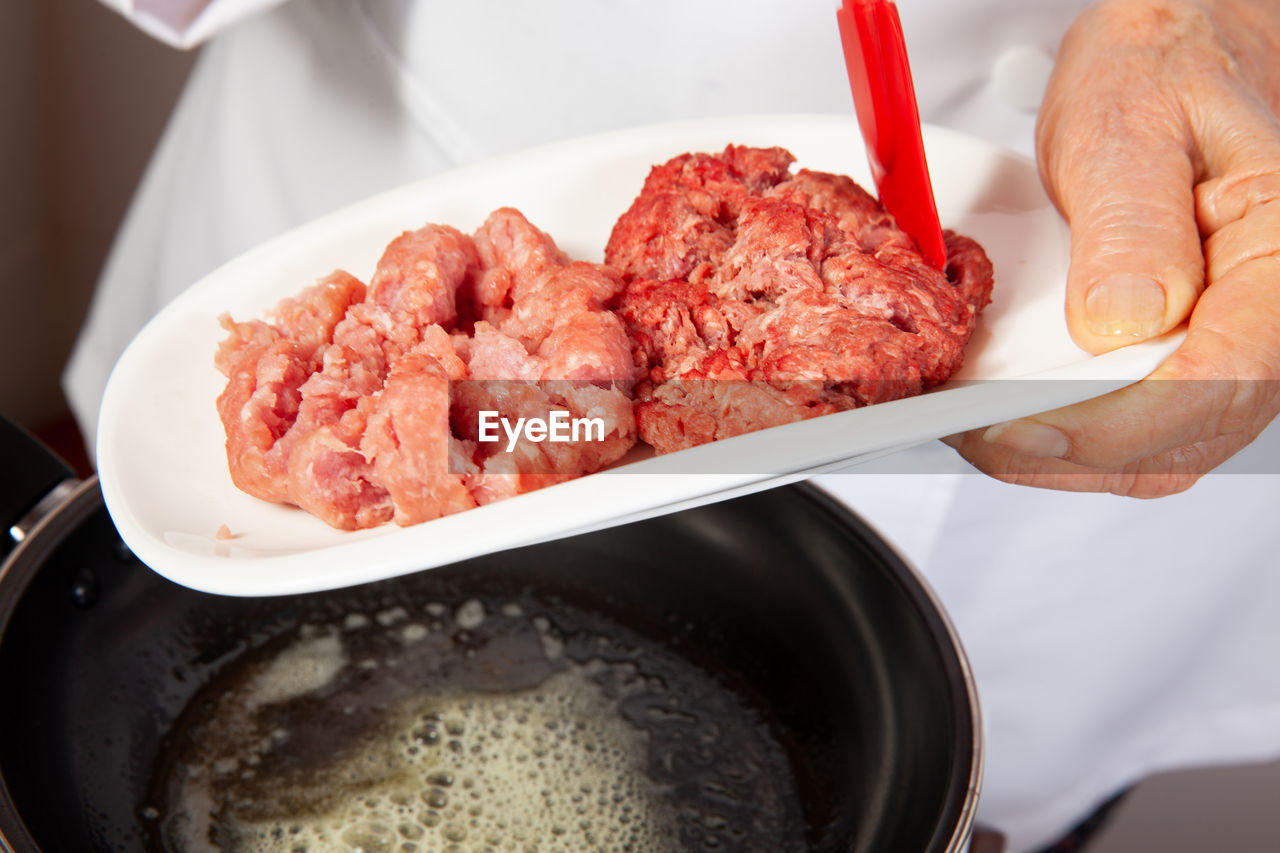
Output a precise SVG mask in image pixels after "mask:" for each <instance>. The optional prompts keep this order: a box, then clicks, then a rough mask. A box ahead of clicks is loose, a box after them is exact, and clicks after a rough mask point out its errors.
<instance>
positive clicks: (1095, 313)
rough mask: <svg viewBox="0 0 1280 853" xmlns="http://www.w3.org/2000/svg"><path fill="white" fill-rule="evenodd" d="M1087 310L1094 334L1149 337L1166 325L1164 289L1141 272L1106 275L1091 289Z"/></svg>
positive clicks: (1085, 304) (1086, 297)
mask: <svg viewBox="0 0 1280 853" xmlns="http://www.w3.org/2000/svg"><path fill="white" fill-rule="evenodd" d="M1084 312H1085V322H1086V323H1087V324H1088V325H1089V331H1091V332H1093V333H1094V334H1095V335H1129V336H1131V337H1135V338H1149V337H1151V336H1152V335H1154V334H1156V333H1157V332H1159V331H1160V330H1161V328H1162V327H1163V326H1164V288H1163V287H1161V286H1160V283H1159V282H1157V281H1154V280H1152V279H1150V278H1147V277H1146V276H1141V275H1116V276H1112V277H1111V278H1104V279H1103V280H1102V281H1100V282H1098V283H1097V284H1095V285H1094V286H1093V287H1091V288H1089V292H1088V294H1086V295H1085V298H1084Z"/></svg>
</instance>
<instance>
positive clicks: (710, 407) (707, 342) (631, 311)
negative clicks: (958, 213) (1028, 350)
mask: <svg viewBox="0 0 1280 853" xmlns="http://www.w3.org/2000/svg"><path fill="white" fill-rule="evenodd" d="M793 161H794V158H793V157H792V156H791V154H790V153H789V152H788V151H786V150H785V149H782V148H746V147H740V146H734V145H730V146H729V147H728V148H726V149H725V150H724V152H723V153H721V154H719V155H711V154H684V155H681V156H679V157H676V158H674V159H672V160H670V161H668V162H666V163H664V164H662V165H659V166H656V167H654V168H653V170H652V171H651V172H650V174H649V176H648V178H647V179H646V181H645V184H644V187H643V189H642V190H641V192H640V195H639V196H638V197H637V198H636V200H635V202H634V203H633V204H632V206H631V207H630V209H628V210H627V211H626V212H625V213H624V214H623V215H622V217H621V218H620V219H619V220H618V222H617V224H616V225H615V226H614V229H613V233H612V235H611V236H610V239H609V243H608V246H607V247H606V250H605V262H606V263H607V264H610V265H612V266H615V267H617V268H618V269H619V270H621V271H622V274H623V276H624V278H625V279H626V280H627V284H626V288H625V290H624V291H623V292H622V294H621V295H620V296H619V297H617V298H616V300H615V307H616V308H617V310H618V313H619V315H620V316H621V317H622V318H623V320H624V321H625V322H626V325H627V332H628V335H629V336H630V338H631V341H632V345H633V347H634V355H635V360H636V363H637V364H639V365H641V366H642V367H643V369H644V370H645V371H646V374H645V378H644V380H643V381H642V382H641V383H640V385H639V386H638V387H637V396H636V401H637V402H636V419H637V423H638V425H639V430H640V437H641V438H642V439H643V440H644V441H646V442H647V443H649V444H651V445H653V446H654V447H655V448H656V449H657V450H658V451H659V452H669V451H673V450H679V449H681V448H684V447H690V446H693V445H697V444H702V443H704V442H707V441H713V440H715V439H721V438H726V437H729V436H733V435H739V434H741V433H745V432H750V431H752V430H755V429H761V428H764V427H768V426H775V425H778V424H783V423H789V422H793V421H797V420H801V419H804V418H809V417H814V416H816V415H821V414H827V413H830V412H835V411H841V410H845V409H849V408H853V407H855V406H862V405H867V404H870V403H877V402H882V401H886V400H893V399H897V398H899V397H905V396H909V395H912V394H918V393H920V392H921V391H923V390H925V389H927V388H930V387H932V386H935V385H937V384H939V383H941V382H943V381H945V380H946V379H947V378H948V377H949V376H950V375H951V374H952V373H953V372H955V371H956V370H957V369H958V368H959V367H960V365H961V363H962V362H963V358H964V345H965V343H966V342H967V341H968V339H969V337H970V335H971V334H972V333H973V329H974V323H975V321H976V318H977V315H978V314H979V313H980V312H981V311H982V309H983V308H984V307H985V306H986V305H987V303H988V302H989V301H990V298H991V285H992V268H991V263H990V261H989V260H988V259H987V257H986V254H985V253H984V252H983V250H982V248H981V246H979V245H978V244H977V243H975V242H974V241H973V240H970V239H969V238H967V237H963V236H960V235H958V234H955V233H954V232H947V233H946V245H947V253H948V256H947V266H946V270H945V271H943V272H939V271H937V270H935V269H933V268H932V267H930V266H929V265H928V264H927V263H926V262H925V261H924V259H923V258H922V257H921V255H920V253H919V252H918V251H917V249H916V247H915V244H914V242H913V241H912V240H911V238H910V237H908V236H907V235H906V234H905V233H904V232H903V231H901V230H900V229H899V228H898V227H897V225H896V224H895V223H894V220H893V218H892V217H891V216H890V215H889V214H888V213H886V212H885V211H884V209H883V208H881V207H880V205H879V203H878V202H877V201H876V200H875V199H874V198H872V197H871V196H870V195H868V194H867V193H866V192H865V191H864V190H862V188H860V187H859V186H857V184H855V183H854V182H853V181H852V180H851V179H849V178H847V177H844V176H841V175H832V174H826V173H822V172H812V171H808V170H801V171H799V172H797V173H794V174H793V173H792V172H791V171H790V168H791V164H792V163H793Z"/></svg>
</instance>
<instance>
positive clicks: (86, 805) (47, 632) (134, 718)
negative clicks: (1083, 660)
mask: <svg viewBox="0 0 1280 853" xmlns="http://www.w3.org/2000/svg"><path fill="white" fill-rule="evenodd" d="M57 521H58V523H59V525H60V526H61V527H62V530H61V531H59V532H58V534H57V535H56V536H53V535H51V536H48V537H46V538H45V539H44V540H43V541H42V546H41V547H39V548H33V547H28V548H27V549H25V550H24V551H22V552H19V554H18V555H17V556H19V557H20V558H21V559H19V560H17V561H15V562H13V563H12V564H11V565H10V569H9V572H8V574H7V576H6V577H5V578H4V580H3V582H2V583H0V593H2V598H0V604H2V606H0V631H2V632H3V633H2V635H0V689H3V693H4V697H5V698H4V701H3V702H0V773H2V774H3V777H2V781H3V790H0V832H2V833H3V835H4V836H5V837H6V838H7V839H8V841H9V843H10V844H11V845H12V846H13V847H15V848H16V849H19V850H22V849H26V848H27V847H29V846H32V845H38V847H39V849H43V850H47V851H60V850H90V849H114V850H129V849H138V848H140V847H141V846H142V844H143V841H142V839H143V835H142V829H141V818H140V817H139V814H138V813H139V807H140V805H141V804H142V803H143V802H144V799H145V797H146V789H147V784H148V780H149V776H150V774H151V770H152V767H153V765H154V763H155V761H156V758H157V755H158V750H159V748H160V742H161V738H162V736H163V735H164V733H165V732H166V730H167V729H168V728H169V726H170V725H171V724H172V722H173V720H174V719H175V717H176V716H177V715H178V713H179V711H180V710H181V709H182V707H183V706H184V704H185V703H186V702H187V700H188V699H189V698H190V697H191V696H192V694H193V693H194V692H195V691H196V690H197V689H198V688H199V687H200V685H201V684H202V683H203V682H204V681H206V680H207V679H208V678H209V677H210V676H211V674H212V673H214V672H215V671H216V670H217V669H218V668H219V667H220V666H223V665H225V663H226V662H227V661H228V660H230V659H232V658H234V657H235V656H236V655H238V654H240V653H242V652H244V651H245V650H247V649H249V648H253V647H256V646H258V645H261V644H262V643H264V642H266V641H267V640H268V639H269V638H270V637H272V636H273V635H277V634H279V633H280V632H281V631H283V630H286V629H289V628H292V627H293V626H296V625H297V624H299V623H300V622H303V621H307V620H311V619H315V618H323V617H324V616H325V615H332V614H336V613H341V612H346V611H348V610H349V609H351V608H353V607H355V608H360V607H379V606H386V605H388V604H394V603H412V602H420V601H423V600H430V599H437V600H439V599H455V600H456V599H458V598H459V597H466V596H470V595H495V594H496V595H503V594H511V593H515V592H524V593H528V592H529V591H530V590H532V591H534V592H535V594H536V595H538V596H540V597H542V598H543V599H545V600H547V601H551V602H553V603H554V601H556V600H563V601H567V602H573V603H576V604H578V605H579V606H581V607H583V608H593V609H595V610H597V611H600V612H604V613H606V614H607V615H608V616H609V617H611V618H612V619H614V620H615V621H617V622H619V623H621V624H623V625H626V626H628V627H630V628H631V629H634V630H635V631H637V632H639V633H641V634H645V635H647V636H650V637H653V638H657V639H660V640H661V641H662V642H663V643H664V645H666V646H667V647H668V648H670V649H671V650H673V651H675V652H677V653H679V654H681V655H682V656H684V657H686V658H687V659H690V660H692V661H693V662H694V663H696V664H698V665H700V666H702V667H704V668H705V669H707V670H708V671H710V672H713V673H715V674H716V677H717V678H721V679H723V680H724V681H725V682H726V683H728V684H729V685H730V686H731V687H733V688H734V689H735V690H737V691H738V692H739V693H740V694H741V695H742V696H743V697H744V698H745V699H746V700H747V701H748V702H750V703H752V704H754V705H755V706H756V707H757V708H759V709H760V711H761V713H762V714H763V715H764V716H765V717H766V718H767V719H768V721H769V723H770V725H771V727H772V728H773V731H774V733H775V736H776V737H777V739H778V740H779V741H780V742H781V743H782V744H783V745H784V746H785V748H786V749H787V751H788V753H789V758H790V760H791V763H792V767H793V771H794V773H795V776H796V778H797V781H798V784H799V787H800V789H801V793H802V796H803V800H804V812H805V820H806V823H807V825H808V827H809V833H808V835H809V846H810V847H811V849H813V850H816V851H930V850H944V849H946V847H947V845H948V843H949V842H950V841H951V836H952V833H953V832H954V830H955V828H956V826H957V825H958V824H959V823H960V822H961V820H962V814H963V812H964V809H965V804H966V799H967V796H968V791H969V788H970V785H972V784H974V782H975V780H973V779H972V778H971V776H972V773H973V766H974V750H975V742H974V726H975V724H976V721H975V720H973V719H972V716H971V711H970V708H971V706H970V699H969V696H968V693H967V689H966V683H965V678H964V670H963V667H962V665H961V663H960V661H959V659H958V655H957V653H956V651H955V649H954V648H953V646H952V645H951V641H950V639H949V635H948V634H947V632H946V630H945V628H944V626H943V624H942V620H941V619H940V618H939V616H938V614H937V612H936V610H935V609H934V607H933V605H932V603H931V602H930V600H929V599H928V597H927V596H926V595H925V594H924V592H923V591H922V590H921V589H920V587H919V585H918V584H917V583H916V582H915V580H914V579H913V578H912V576H911V574H910V572H908V571H907V570H906V569H905V568H904V567H903V566H902V564H901V562H900V561H899V560H898V558H897V557H896V556H895V555H894V554H893V553H892V552H891V551H890V550H889V549H888V548H887V547H886V546H885V545H884V544H883V542H882V541H880V540H879V539H878V538H877V537H876V536H875V535H874V534H873V533H871V532H870V531H869V530H868V529H867V528H866V527H865V526H864V525H863V524H862V522H861V521H859V520H858V519H857V518H855V517H853V516H852V515H850V514H849V513H848V512H847V511H845V510H843V509H842V508H840V507H839V506H838V505H836V504H835V503H834V502H833V501H831V500H830V499H828V498H827V497H826V496H824V495H822V494H821V493H820V492H818V491H817V490H815V489H811V488H807V487H787V488H782V489H775V490H772V491H768V492H763V493H759V494H756V495H752V496H748V497H744V498H739V499H736V500H733V501H728V502H724V503H719V504H714V505H711V506H707V507H703V508H699V509H695V510H690V511H686V512H682V513H679V514H675V515H669V516H665V517H661V518H657V519H653V520H650V521H645V522H640V523H637V524H632V525H629V526H626V527H621V528H614V529H610V530H605V531H601V532H598V533H592V534H588V535H584V536H579V537H575V538H573V539H568V540H561V541H558V542H553V543H548V544H545V545H540V546H535V547H530V548H525V549H520V550H517V551H511V552H506V553H501V554H496V555H491V556H487V557H483V558H479V559H476V560H472V561H469V562H466V563H463V564H459V565H456V566H450V567H445V568H440V569H433V570H431V571H426V572H420V573H418V574H416V575H411V576H408V577H404V578H400V579H397V580H394V581H389V582H383V583H377V584H369V585H366V586H361V587H357V588H353V589H348V590H340V591H335V592H330V593H321V594H317V595H310V596H291V597H284V598H270V599H238V598H223V597H217V596H210V595H206V594H202V593H197V592H193V591H191V590H188V589H185V588H182V587H178V586H176V585H174V584H172V583H170V582H168V581H165V580H164V579H162V578H161V577H159V576H158V575H156V574H154V573H152V572H151V571H149V570H148V569H146V568H145V567H144V566H142V565H141V564H140V563H138V562H137V561H136V560H135V559H134V558H133V557H132V555H130V554H129V552H128V551H127V549H126V548H124V546H123V545H122V544H121V543H120V541H119V539H118V537H117V535H116V533H115V530H114V528H113V527H112V525H111V522H110V518H109V516H108V515H107V513H106V511H105V510H104V509H103V508H102V505H101V498H100V495H99V494H98V492H97V489H96V488H91V489H85V490H83V491H82V492H81V493H80V494H79V495H78V497H77V498H76V500H75V501H74V502H73V503H72V504H71V505H69V506H67V507H64V509H63V511H62V514H61V517H60V518H58V519H57ZM51 532H52V531H51ZM31 544H34V543H31ZM37 568H38V570H37ZM19 815H20V817H19Z"/></svg>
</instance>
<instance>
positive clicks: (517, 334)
mask: <svg viewBox="0 0 1280 853" xmlns="http://www.w3.org/2000/svg"><path fill="white" fill-rule="evenodd" d="M621 287H622V282H621V279H620V278H619V277H618V275H617V274H616V273H615V272H613V271H612V270H609V269H607V268H605V267H602V266H599V265H596V264H588V263H583V262H571V261H570V260H569V259H568V258H567V257H566V256H565V255H564V253H562V252H561V251H560V250H559V249H558V248H557V247H556V245H555V243H554V242H553V241H552V240H551V238H550V237H549V236H547V235H546V234H544V233H543V232H541V231H539V230H538V229H537V228H535V227H534V226H533V225H531V224H530V223H529V222H528V221H527V220H526V219H525V218H524V216H522V215H521V214H520V213H519V212H518V211H515V210H512V209H509V208H504V209H500V210H497V211H494V213H493V214H491V215H490V217H489V218H488V220H486V222H485V223H484V224H483V225H482V226H481V227H480V228H479V230H478V231H477V232H476V234H475V235H474V236H468V235H466V234H463V233H462V232H460V231H458V230H456V229H454V228H450V227H448V226H444V225H427V226H425V227H423V228H420V229H418V230H416V231H410V232H406V233H405V234H402V235H401V236H399V237H397V238H396V239H395V240H393V241H392V242H391V243H390V244H389V245H388V246H387V248H386V251H385V252H384V254H383V256H382V258H381V260H380V261H379V262H378V265H377V268H376V269H375V270H374V272H373V275H372V277H371V278H370V279H369V285H368V287H367V288H366V287H365V285H364V284H363V283H361V282H360V281H359V280H358V279H356V278H355V277H354V276H352V275H350V274H348V273H346V272H343V271H337V272H334V273H333V274H331V275H330V276H328V277H326V278H324V279H322V280H321V281H320V282H318V283H317V284H315V285H313V286H311V287H309V288H307V289H305V290H303V291H302V292H301V293H300V294H298V295H297V296H296V297H293V298H290V299H285V300H284V301H282V302H281V303H280V304H279V305H277V306H276V308H275V309H274V311H273V312H272V313H271V315H270V317H269V318H268V320H266V321H263V320H250V321H247V322H235V321H233V320H231V318H229V317H224V318H223V319H222V324H223V326H224V327H225V328H226V329H227V331H228V336H227V338H226V339H225V340H224V341H223V343H222V344H221V346H220V347H219V350H218V353H217V355H216V358H215V363H216V365H217V367H218V368H219V369H220V370H221V371H222V373H223V374H224V375H226V376H227V385H226V388H225V390H224V391H223V393H222V394H221V396H219V398H218V413H219V416H220V417H221V419H222V423H223V426H224V428H225V430H226V434H227V460H228V463H229V465H230V469H231V476H232V480H233V481H234V482H235V484H236V485H237V486H238V487H239V488H241V489H243V490H244V491H246V492H248V493H249V494H252V495H255V496H257V497H259V498H262V499H264V500H269V501H274V502H277V503H290V504H294V505H297V506H299V507H302V508H303V509H305V510H307V511H308V512H311V513H313V514H314V515H316V516H318V517H320V518H322V519H324V520H325V521H326V522H328V523H329V524H331V525H333V526H334V527H338V528H343V529H355V528H362V527H372V526H376V525H380V524H383V523H386V522H387V521H395V522H396V523H397V524H401V525H408V524H415V523H418V522H421V521H427V520H430V519H433V518H437V517H439V516H442V515H446V514H449V513H453V512H457V511H460V510H464V509H468V508H470V507H473V506H476V505H477V504H484V503H488V502H490V501H493V500H498V499H500V498H503V497H507V496H510V495H514V494H519V493H521V492H527V491H530V490H532V489H536V488H539V487H541V486H545V485H549V484H551V483H556V482H560V481H562V480H566V479H569V478H571V477H576V476H579V475H581V474H584V473H588V472H591V471H595V470H597V469H599V468H601V467H603V466H605V465H608V464H609V463H611V462H613V461H615V460H616V459H618V458H620V457H621V456H622V455H623V454H625V453H626V452H627V450H628V449H630V448H631V446H632V445H633V444H634V443H635V440H636V428H635V421H634V417H633V413H632V407H631V400H630V391H631V388H632V385H633V382H634V379H635V377H636V369H635V366H634V363H633V361H632V351H631V345H630V342H629V341H628V340H627V337H626V333H625V330H624V328H623V325H622V323H621V321H620V320H619V319H618V317H617V316H616V315H615V314H614V313H612V312H611V311H609V310H607V309H606V308H605V303H606V302H607V301H608V300H610V299H612V298H613V297H614V296H615V295H616V294H617V293H618V292H619V291H620V289H621ZM486 409H487V410H494V411H497V412H499V413H500V415H501V416H503V417H508V418H511V420H512V421H514V419H515V418H516V417H526V418H527V417H541V418H544V419H545V418H547V417H548V416H549V414H550V412H551V411H553V410H562V411H567V412H569V416H570V417H572V418H585V417H591V418H600V419H602V420H603V421H604V423H605V429H604V439H603V440H595V441H579V442H563V443H560V442H557V443H549V442H531V441H521V442H520V443H519V444H518V445H517V446H516V447H515V448H514V449H513V451H512V452H509V453H508V452H507V451H506V442H505V436H502V440H500V441H498V442H481V441H480V440H479V436H478V424H477V417H478V413H479V411H481V410H486Z"/></svg>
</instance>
